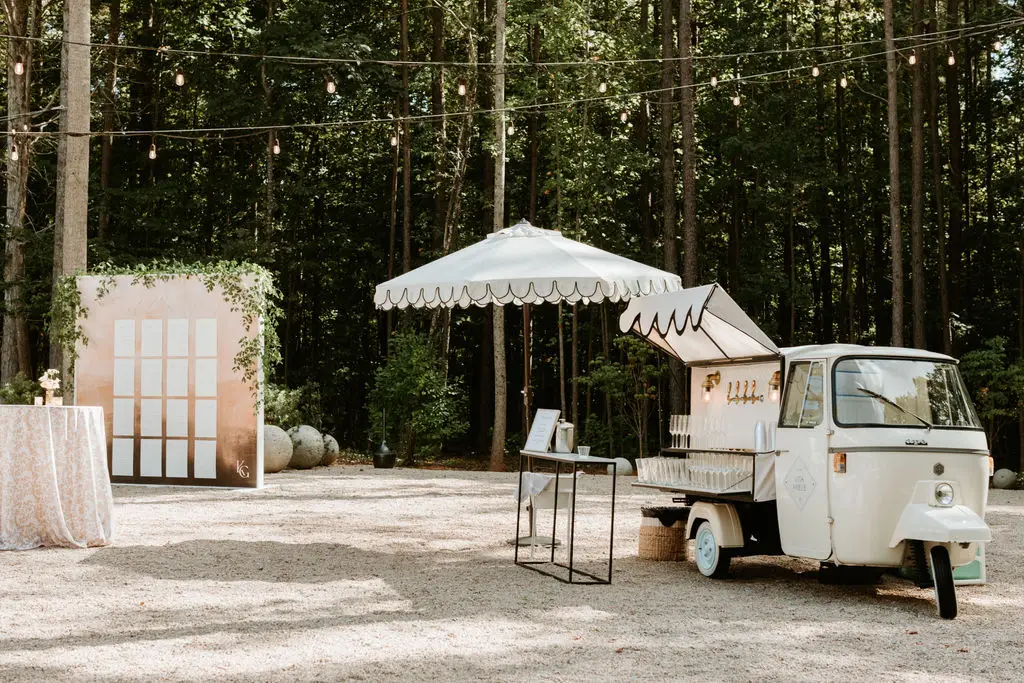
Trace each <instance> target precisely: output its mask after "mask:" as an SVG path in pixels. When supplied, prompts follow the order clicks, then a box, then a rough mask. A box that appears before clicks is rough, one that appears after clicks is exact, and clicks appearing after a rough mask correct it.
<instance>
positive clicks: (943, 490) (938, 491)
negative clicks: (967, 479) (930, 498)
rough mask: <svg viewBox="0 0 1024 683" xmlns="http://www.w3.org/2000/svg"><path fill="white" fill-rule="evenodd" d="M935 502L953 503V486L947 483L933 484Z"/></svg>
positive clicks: (940, 503) (941, 503)
mask: <svg viewBox="0 0 1024 683" xmlns="http://www.w3.org/2000/svg"><path fill="white" fill-rule="evenodd" d="M935 502H936V503H938V504H939V505H952V504H953V487H952V486H950V485H949V484H936V485H935Z"/></svg>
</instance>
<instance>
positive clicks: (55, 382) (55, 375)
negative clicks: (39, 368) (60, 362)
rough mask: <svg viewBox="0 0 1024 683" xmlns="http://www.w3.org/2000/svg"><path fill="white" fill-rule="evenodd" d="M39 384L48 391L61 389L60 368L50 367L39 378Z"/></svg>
mask: <svg viewBox="0 0 1024 683" xmlns="http://www.w3.org/2000/svg"><path fill="white" fill-rule="evenodd" d="M39 386H41V387H42V388H43V389H46V390H47V391H56V390H57V389H60V370H54V369H53V368H50V369H49V370H47V371H46V372H44V373H43V376H42V377H40V378H39Z"/></svg>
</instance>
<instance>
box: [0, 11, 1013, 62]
mask: <svg viewBox="0 0 1024 683" xmlns="http://www.w3.org/2000/svg"><path fill="white" fill-rule="evenodd" d="M1022 24H1024V20H1022V19H1020V18H1016V17H1015V18H1009V19H1003V20H1000V21H997V22H993V23H990V24H975V25H970V26H960V27H957V28H952V29H945V30H943V31H932V32H929V33H918V34H914V35H910V36H898V37H896V38H895V40H896V41H897V42H905V41H913V40H921V39H931V38H936V37H940V36H942V37H946V36H954V37H955V38H957V39H960V38H964V37H968V34H970V35H978V33H977V32H978V31H981V32H990V31H993V30H998V29H1001V28H1016V27H1019V26H1020V25H1022ZM0 38H6V39H8V40H21V41H35V42H57V43H62V44H66V45H76V46H82V47H89V48H101V49H104V50H110V49H117V50H135V51H144V52H157V53H160V54H165V55H180V56H185V57H225V58H232V59H255V60H259V61H270V62H281V63H287V64H314V65H316V64H349V65H355V66H360V65H366V64H368V65H378V66H412V67H417V66H422V67H480V66H498V64H497V63H496V62H455V61H438V62H433V61H416V60H399V59H370V58H367V59H362V58H358V57H309V56H303V55H275V54H255V53H250V52H218V51H213V50H189V49H184V48H172V47H168V46H161V47H153V46H152V45H129V44H125V43H118V44H117V45H113V44H111V43H94V42H85V41H71V40H64V39H63V38H60V37H50V36H15V35H12V34H6V33H0ZM882 42H884V39H883V38H875V39H871V40H862V41H855V42H851V43H836V44H832V45H808V46H805V47H796V48H784V49H773V50H754V51H748V52H734V53H724V54H715V55H690V56H688V57H670V58H667V59H666V58H663V57H647V58H631V59H608V60H602V59H588V60H572V61H559V62H509V61H506V62H505V63H504V67H505V68H531V69H532V68H538V67H539V68H551V67H565V66H609V65H623V64H625V65H630V64H644V63H661V62H666V61H668V62H679V61H683V60H687V59H689V60H693V61H710V60H719V59H742V58H744V57H758V56H765V55H780V54H797V53H804V52H829V51H835V50H843V49H848V48H851V47H862V46H864V45H875V44H878V43H882Z"/></svg>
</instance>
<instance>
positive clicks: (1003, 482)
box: [992, 469, 1017, 489]
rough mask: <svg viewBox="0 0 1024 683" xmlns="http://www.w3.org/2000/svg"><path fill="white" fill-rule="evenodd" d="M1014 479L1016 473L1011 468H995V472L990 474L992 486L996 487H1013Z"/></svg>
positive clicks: (1015, 479)
mask: <svg viewBox="0 0 1024 683" xmlns="http://www.w3.org/2000/svg"><path fill="white" fill-rule="evenodd" d="M1015 481H1017V473H1016V472H1014V471H1013V470H1007V469H1002V470H996V473H995V474H993V475H992V486H995V487H996V488H997V489H1009V488H1013V483H1014V482H1015Z"/></svg>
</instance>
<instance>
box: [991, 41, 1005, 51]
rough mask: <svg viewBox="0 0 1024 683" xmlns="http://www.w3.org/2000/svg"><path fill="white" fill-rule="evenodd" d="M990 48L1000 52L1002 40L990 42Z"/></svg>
mask: <svg viewBox="0 0 1024 683" xmlns="http://www.w3.org/2000/svg"><path fill="white" fill-rule="evenodd" d="M992 49H993V50H995V51H996V52H1002V51H1003V41H1001V40H997V41H996V42H994V43H992Z"/></svg>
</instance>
